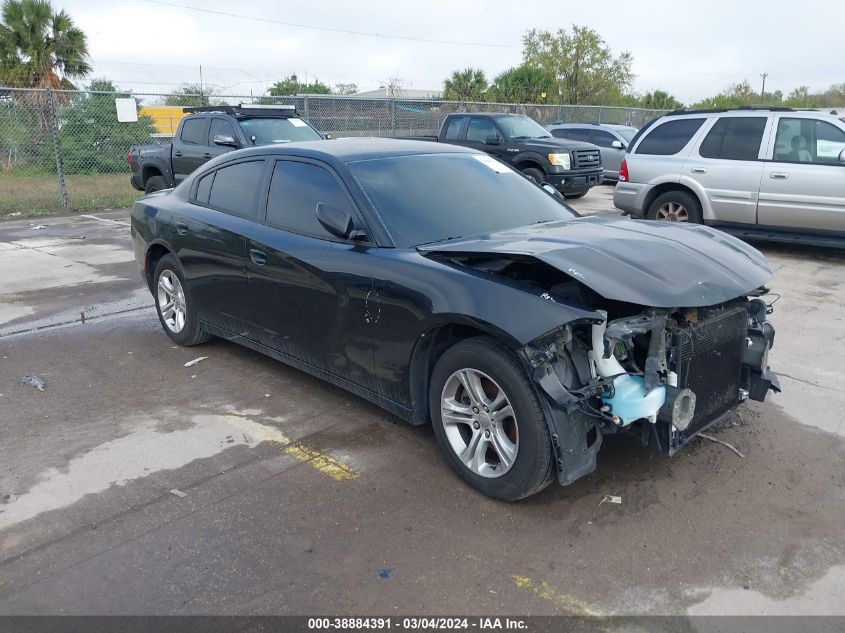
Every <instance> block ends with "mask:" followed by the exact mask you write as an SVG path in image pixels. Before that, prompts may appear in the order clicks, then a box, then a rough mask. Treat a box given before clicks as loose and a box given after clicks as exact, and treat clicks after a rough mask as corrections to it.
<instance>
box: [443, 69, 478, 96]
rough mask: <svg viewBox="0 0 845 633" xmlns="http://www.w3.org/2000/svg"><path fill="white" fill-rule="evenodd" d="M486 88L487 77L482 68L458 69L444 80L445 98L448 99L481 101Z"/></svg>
mask: <svg viewBox="0 0 845 633" xmlns="http://www.w3.org/2000/svg"><path fill="white" fill-rule="evenodd" d="M485 90H487V78H486V77H485V76H484V71H483V70H481V69H480V68H465V69H463V70H456V71H454V72H452V76H451V77H449V79H446V80H445V81H444V82H443V98H444V99H446V100H447V101H481V98H482V95H483V94H484V91H485Z"/></svg>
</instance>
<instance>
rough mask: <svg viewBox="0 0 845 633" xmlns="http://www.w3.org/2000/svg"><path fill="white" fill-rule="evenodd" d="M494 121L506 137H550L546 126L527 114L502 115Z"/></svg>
mask: <svg viewBox="0 0 845 633" xmlns="http://www.w3.org/2000/svg"><path fill="white" fill-rule="evenodd" d="M496 123H498V124H499V127H501V128H502V131H503V132H504V133H505V134H506V135H507V136H508V138H551V135H550V134H549V131H548V130H547V129H546V128H544V127H543V126H542V125H540V124H539V123H537V121H535V120H534V119H532V118H529V117H527V116H502V117H498V118H497V119H496Z"/></svg>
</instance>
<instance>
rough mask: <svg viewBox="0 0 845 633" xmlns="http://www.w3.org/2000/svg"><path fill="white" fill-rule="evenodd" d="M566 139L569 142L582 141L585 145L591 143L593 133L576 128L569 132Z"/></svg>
mask: <svg viewBox="0 0 845 633" xmlns="http://www.w3.org/2000/svg"><path fill="white" fill-rule="evenodd" d="M567 138H568V139H569V140H570V141H583V142H585V143H592V142H593V131H592V130H585V129H583V128H576V129H574V130H569V136H568V137H567Z"/></svg>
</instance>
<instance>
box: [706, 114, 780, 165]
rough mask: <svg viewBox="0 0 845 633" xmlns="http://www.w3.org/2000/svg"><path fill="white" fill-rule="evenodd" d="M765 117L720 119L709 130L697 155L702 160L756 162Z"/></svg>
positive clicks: (764, 126) (764, 127) (764, 125)
mask: <svg viewBox="0 0 845 633" xmlns="http://www.w3.org/2000/svg"><path fill="white" fill-rule="evenodd" d="M765 129H766V117H722V118H721V119H719V120H718V121H716V124H715V125H714V126H713V127H712V128H710V131H709V132H708V133H707V136H705V137H704V141H702V143H701V147H700V148H699V150H698V153H699V154H700V155H701V156H702V157H704V158H722V159H727V160H757V156H758V155H759V153H760V144H761V143H762V142H763V130H765Z"/></svg>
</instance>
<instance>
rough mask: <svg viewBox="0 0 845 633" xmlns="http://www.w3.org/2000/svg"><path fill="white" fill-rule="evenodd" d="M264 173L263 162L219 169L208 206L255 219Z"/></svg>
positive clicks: (256, 161) (252, 162) (250, 162)
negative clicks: (259, 189)
mask: <svg viewBox="0 0 845 633" xmlns="http://www.w3.org/2000/svg"><path fill="white" fill-rule="evenodd" d="M263 173H264V161H263V160H253V161H249V162H246V163H236V164H234V165H229V166H228V167H222V168H221V169H218V170H217V175H216V176H215V177H214V183H213V184H212V185H211V195H210V196H209V199H208V204H209V205H210V206H212V207H214V208H215V209H219V210H220V211H226V212H227V213H231V214H232V215H239V216H241V217H242V218H250V219H253V218H255V216H256V206H257V205H256V200H257V199H258V188H259V186H260V185H261V176H262V175H263ZM197 196H199V191H198V192H197Z"/></svg>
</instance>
